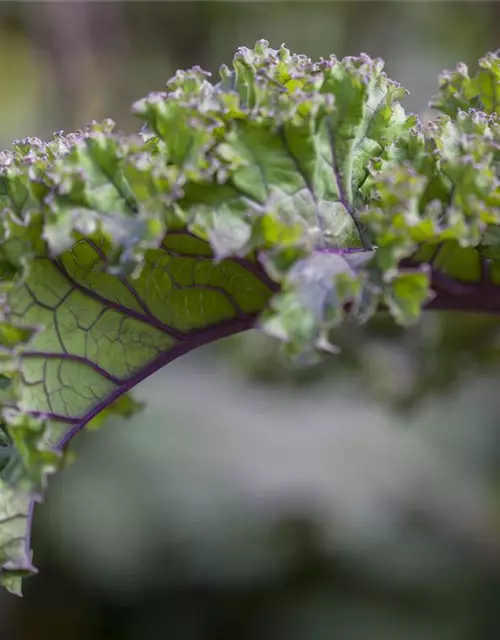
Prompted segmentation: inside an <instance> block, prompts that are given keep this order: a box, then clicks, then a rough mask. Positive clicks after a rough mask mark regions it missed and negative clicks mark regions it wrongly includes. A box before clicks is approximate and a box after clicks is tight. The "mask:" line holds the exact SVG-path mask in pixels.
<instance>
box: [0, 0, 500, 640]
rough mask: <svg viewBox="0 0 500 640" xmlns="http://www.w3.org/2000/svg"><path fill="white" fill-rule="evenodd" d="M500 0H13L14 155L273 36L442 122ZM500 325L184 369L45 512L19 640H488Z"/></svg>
mask: <svg viewBox="0 0 500 640" xmlns="http://www.w3.org/2000/svg"><path fill="white" fill-rule="evenodd" d="M498 24H500V4H498V3H495V2H485V3H482V2H463V3H455V2H445V3H439V2H387V3H379V2H375V1H371V2H355V1H352V2H321V3H316V2H305V1H304V2H269V3H265V2H227V3H213V2H187V1H184V2H147V1H143V2H128V3H121V2H109V3H101V2H53V3H45V2H36V3H22V2H15V3H14V2H12V3H11V2H3V3H0V79H1V82H0V87H1V88H0V91H1V94H0V95H1V99H0V147H7V146H9V145H10V143H11V141H12V140H14V139H16V138H19V137H26V136H38V137H41V138H47V137H49V136H50V135H51V134H52V132H53V131H56V130H60V129H64V130H66V131H68V130H72V129H77V128H80V127H82V126H84V125H85V124H86V123H87V122H88V121H90V120H93V119H96V120H100V119H103V118H105V117H111V118H112V119H113V120H115V121H116V122H117V124H118V127H119V128H120V129H123V130H125V131H133V130H136V129H137V128H138V124H137V123H136V122H135V121H134V118H133V117H132V116H131V115H130V111H129V109H130V105H131V103H132V102H133V101H134V100H136V99H138V98H140V97H141V96H143V95H145V94H147V93H148V92H149V91H153V90H161V89H163V87H164V84H165V81H166V80H167V79H168V78H169V77H170V76H171V75H172V74H173V73H174V72H175V70H176V69H177V68H184V67H189V66H192V65H194V64H199V65H200V66H202V67H204V68H205V69H208V70H210V71H212V72H214V73H216V71H217V68H218V67H219V65H220V64H222V63H223V62H226V63H227V62H230V60H231V57H232V55H233V53H234V51H235V50H236V48H237V47H238V46H241V45H245V46H253V44H254V42H255V41H256V40H257V39H259V38H266V39H267V40H269V41H270V42H271V44H272V45H273V46H276V47H278V46H279V45H280V44H281V43H282V42H285V43H286V44H287V45H288V46H289V47H290V48H291V49H292V50H293V51H295V52H300V53H305V54H307V55H309V56H311V57H318V56H321V55H323V56H327V55H328V54H329V53H335V54H337V55H338V56H344V55H356V54H358V53H360V52H362V51H363V52H366V53H368V54H370V55H371V56H381V57H383V58H384V59H385V60H386V61H387V67H386V69H387V72H388V74H389V75H390V76H391V77H392V78H394V79H396V80H398V81H400V82H401V83H402V84H403V85H404V86H405V87H407V88H408V89H409V91H410V96H409V97H408V98H407V100H406V103H405V106H406V108H407V110H409V111H414V112H418V113H420V114H421V115H424V116H425V115H426V109H427V103H428V101H429V99H430V97H431V95H432V94H433V92H434V91H435V90H436V87H437V75H438V73H439V72H440V71H441V70H442V69H443V68H447V67H448V68H449V67H453V66H455V64H456V63H457V62H458V61H464V62H466V63H467V64H469V65H470V66H473V65H474V63H475V61H476V60H477V58H479V57H480V56H481V55H483V54H484V53H486V52H487V51H488V50H494V49H497V48H498V47H500V37H499V35H498ZM499 338H500V319H497V318H494V317H484V316H483V317H478V316H473V315H472V316H471V315H469V316H464V315H461V314H441V315H438V314H435V313H433V314H428V315H426V316H425V318H424V319H423V321H422V322H421V323H420V324H419V325H418V326H417V327H415V328H413V329H411V330H406V331H403V330H401V329H398V328H395V327H394V326H393V325H392V323H391V322H389V321H388V320H387V319H386V318H383V317H381V318H379V319H377V321H376V322H373V323H372V324H370V325H369V326H368V327H366V328H363V329H360V328H354V327H346V328H345V329H343V330H342V331H341V332H339V333H338V334H337V335H336V336H335V339H336V341H337V342H338V344H339V345H341V346H342V354H341V356H340V357H337V358H329V359H326V360H324V361H323V362H321V363H319V364H317V365H315V366H310V367H308V368H305V369H301V370H298V369H295V368H293V367H292V366H291V365H289V364H287V363H285V362H283V360H282V359H281V357H280V354H279V351H278V349H277V347H276V345H275V344H274V343H273V341H272V340H270V339H268V338H266V337H264V336H262V335H260V334H257V333H255V334H248V335H245V336H239V337H236V338H232V339H230V340H227V341H224V342H221V343H220V344H216V345H212V346H211V347H208V348H203V349H202V350H200V351H198V352H196V353H193V354H191V355H190V356H188V357H185V359H183V360H181V361H178V362H175V363H173V364H171V365H170V366H169V367H168V368H167V369H166V370H164V371H163V372H161V373H158V374H156V375H155V376H154V377H153V378H151V379H150V380H148V381H147V382H146V383H145V384H143V385H142V386H141V387H140V389H138V390H137V395H138V397H140V398H142V399H146V400H147V408H146V409H145V410H144V411H143V412H142V413H141V414H140V415H138V416H136V417H134V418H133V419H130V420H128V421H118V420H115V421H111V422H110V423H109V424H107V425H106V426H105V427H104V428H103V429H102V430H99V431H89V432H86V433H84V434H83V435H81V436H79V438H78V439H77V440H76V441H75V442H74V444H73V449H74V450H75V452H76V453H77V458H76V461H75V463H74V464H73V465H72V466H71V467H70V468H69V469H68V470H66V471H65V472H64V473H62V474H61V475H60V477H57V478H55V479H54V480H53V481H52V482H51V484H50V488H49V492H48V496H47V500H46V501H45V503H44V504H43V505H42V506H39V507H38V508H37V511H36V519H35V520H36V521H35V533H34V539H33V547H34V549H35V563H36V564H37V565H38V566H39V568H40V575H39V576H37V577H35V578H32V579H30V580H29V581H27V582H26V585H25V598H24V599H23V600H18V599H16V598H14V597H12V596H9V595H7V594H4V593H1V594H0V639H1V640H4V639H5V640H44V639H45V638H47V639H50V640H149V639H153V638H154V639H155V640H158V639H160V638H174V639H175V640H202V639H203V640H205V639H206V640H226V639H228V640H229V639H230V640H257V639H258V640H327V639H328V640H333V639H335V640H396V639H397V640H402V639H404V640H434V639H435V640H493V639H494V638H497V637H498V630H497V628H498V605H499V602H500V600H499V597H500V510H499V506H500V501H499V495H500V394H499V391H498V388H499V382H498V381H499V372H500V366H499V364H500V340H499Z"/></svg>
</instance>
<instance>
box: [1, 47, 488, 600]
mask: <svg viewBox="0 0 500 640" xmlns="http://www.w3.org/2000/svg"><path fill="white" fill-rule="evenodd" d="M481 65H482V66H481V68H482V71H481V72H480V74H479V75H478V77H477V78H476V79H473V80H470V79H467V78H466V76H465V75H464V74H463V73H462V75H461V76H460V77H461V80H460V82H461V83H462V84H459V85H457V87H456V88H455V85H453V87H452V86H451V84H450V83H448V85H446V88H443V92H444V93H443V96H444V97H443V98H442V100H441V102H442V104H443V108H444V110H445V111H447V112H449V113H450V114H451V113H452V112H453V113H452V115H453V117H452V118H450V117H443V118H441V119H438V120H437V121H435V122H432V123H430V124H429V125H426V126H423V125H421V124H420V123H419V122H418V119H417V118H416V117H415V116H407V115H406V114H405V112H404V110H403V108H402V107H401V105H400V104H399V100H400V99H401V98H403V97H404V95H405V90H404V89H402V88H401V87H400V86H399V85H398V84H397V83H395V82H392V81H391V80H389V79H388V78H387V76H386V75H385V73H384V72H383V62H382V61H381V60H378V59H377V60H372V59H370V58H369V57H368V56H366V55H361V56H359V57H356V58H353V57H349V58H345V59H343V60H338V59H337V58H335V57H334V56H331V57H330V58H329V59H327V60H324V59H322V60H320V61H317V62H314V61H312V60H310V59H309V58H307V57H305V56H300V55H295V54H292V53H291V52H290V51H289V50H288V49H286V48H285V47H284V46H283V47H281V48H280V49H278V50H275V49H272V48H270V47H269V44H268V43H267V42H266V41H260V42H258V43H257V44H256V46H255V47H254V49H247V48H241V49H239V50H238V52H237V53H236V55H235V57H234V60H233V65H232V68H228V67H222V68H221V71H220V80H219V81H218V82H215V83H212V82H211V81H210V76H209V74H207V73H206V72H204V71H202V70H201V69H199V68H197V67H195V68H194V69H192V70H189V71H179V72H178V73H177V74H176V75H175V76H174V78H172V79H171V80H170V81H169V82H168V83H167V87H166V91H164V92H160V93H154V94H150V95H149V96H147V97H146V98H144V99H142V100H140V101H138V102H137V103H136V104H135V105H134V107H133V109H134V112H135V113H136V114H137V115H138V116H139V117H140V118H142V120H143V121H144V123H145V125H144V128H143V130H142V131H141V133H139V134H136V135H128V136H127V135H123V134H120V133H118V132H115V130H114V125H113V123H112V122H111V121H105V122H103V123H101V124H97V123H92V124H91V125H89V126H88V127H87V128H86V129H85V130H84V131H80V132H78V133H75V134H70V135H67V136H64V135H62V134H56V135H55V136H54V138H53V139H52V140H50V141H49V142H42V141H40V140H38V139H36V138H31V139H30V138H28V139H26V140H20V141H17V142H15V143H14V144H13V147H12V149H10V150H8V151H4V152H1V153H0V216H1V222H2V224H1V225H0V296H1V300H0V302H1V305H0V309H1V316H0V403H1V407H2V411H1V415H2V416H3V421H4V430H3V431H2V434H1V435H2V438H1V441H0V452H1V457H0V466H1V475H0V549H1V553H2V554H3V555H2V556H1V561H2V564H1V566H2V569H1V572H0V576H1V577H0V580H2V581H3V583H4V584H5V585H6V586H8V588H10V589H11V590H13V591H16V592H19V589H20V587H19V579H20V577H21V576H23V575H26V574H29V573H30V572H33V570H34V569H33V566H32V564H31V551H30V549H29V520H30V517H31V516H30V514H31V509H32V505H33V503H34V501H35V500H40V499H41V497H42V493H43V489H44V487H45V485H46V482H47V478H48V476H49V475H50V474H51V473H53V472H54V470H55V469H56V468H58V467H59V466H60V464H61V461H62V457H61V455H60V451H62V450H63V449H64V448H65V446H66V444H67V443H68V442H69V440H70V439H71V438H72V437H73V436H74V435H75V434H76V433H78V432H79V431H80V430H81V429H82V428H83V427H85V426H86V425H90V426H99V425H100V424H101V423H102V421H103V420H104V419H105V418H106V417H107V416H108V415H109V414H110V413H112V412H116V413H118V414H119V415H124V416H126V415H130V414H131V413H132V412H134V411H135V410H137V409H138V408H139V406H138V405H137V403H135V402H134V401H133V400H132V399H131V396H130V395H129V392H130V391H131V390H132V389H133V387H134V386H135V385H136V384H138V383H139V382H141V381H142V380H144V379H145V378H146V377H148V376H149V375H151V374H153V373H154V372H155V371H156V370H158V369H159V368H160V367H163V366H165V365H166V364H168V363H169V362H171V361H172V360H174V359H175V358H177V357H179V356H181V355H183V354H185V353H187V352H188V351H190V350H192V349H194V348H197V347H199V346H201V345H203V344H206V343H208V342H211V341H213V340H216V339H219V338H221V337H224V336H228V335H231V334H234V333H237V332H239V331H243V330H245V329H248V328H250V327H253V326H255V325H256V324H259V326H261V327H262V328H263V329H264V330H265V331H267V332H268V333H270V334H272V335H274V336H276V337H277V338H279V339H280V340H281V341H282V342H283V344H284V346H285V350H286V351H287V353H289V354H290V355H292V356H295V357H297V358H299V359H302V360H310V359H311V358H313V357H314V356H316V355H317V353H318V351H321V350H323V351H325V350H326V351H335V348H334V347H333V346H332V345H331V344H330V338H331V335H330V334H331V331H332V329H334V328H336V327H337V326H339V325H340V324H341V323H342V322H344V321H347V322H349V323H355V322H357V323H359V322H364V321H366V320H367V319H368V318H369V317H370V316H371V315H373V314H374V313H375V312H376V311H377V309H378V308H379V307H380V306H383V307H386V308H387V307H388V308H389V309H390V311H391V312H392V314H393V316H394V317H395V319H396V320H397V321H398V322H400V323H409V322H414V321H415V320H416V319H417V318H418V316H419V313H420V311H421V309H422V307H423V306H424V305H425V304H426V302H427V301H428V300H429V299H430V285H429V282H430V281H431V276H432V277H434V275H435V274H436V272H439V274H440V275H441V276H442V277H443V276H444V277H447V278H449V279H451V280H453V279H455V280H457V279H458V280H459V281H460V282H461V283H462V284H463V283H467V284H468V285H470V284H471V282H476V281H478V280H479V281H480V282H482V280H481V278H482V277H483V276H482V274H483V271H484V269H483V268H482V267H483V263H484V260H490V261H491V265H490V267H491V269H490V273H491V274H494V273H497V275H498V278H499V280H500V266H499V265H498V264H496V262H495V261H496V256H497V252H496V250H497V247H496V244H497V241H496V236H495V232H494V230H495V229H496V228H497V227H498V225H499V222H500V209H499V207H500V190H499V175H500V173H499V164H500V126H499V124H498V120H497V118H496V116H495V115H491V116H490V115H487V114H484V113H479V112H478V111H474V110H473V109H472V107H476V108H477V107H478V105H480V106H481V108H484V109H485V110H486V111H488V112H489V113H490V114H492V113H493V114H494V113H495V112H496V108H497V102H496V94H495V91H496V88H495V87H496V85H495V84H494V83H493V84H491V81H490V84H491V86H490V89H488V86H489V85H488V78H490V79H491V78H495V77H497V76H496V74H497V72H498V65H497V58H496V57H495V56H494V55H491V56H487V58H485V59H484V60H483V61H482V62H481ZM481 74H482V75H481ZM453 82H455V80H453ZM443 87H444V85H443ZM450 87H451V88H450ZM491 87H493V88H491ZM493 89H494V90H493ZM456 104H457V105H459V107H460V108H463V109H464V110H465V111H464V112H457V109H458V107H457V108H455V106H453V105H456ZM425 264H427V265H429V269H426V268H425V267H422V265H425ZM495 269H497V272H495ZM491 277H492V278H494V277H495V276H494V275H492V276H491ZM489 284H490V285H491V282H490V283H489ZM432 285H433V286H434V280H432Z"/></svg>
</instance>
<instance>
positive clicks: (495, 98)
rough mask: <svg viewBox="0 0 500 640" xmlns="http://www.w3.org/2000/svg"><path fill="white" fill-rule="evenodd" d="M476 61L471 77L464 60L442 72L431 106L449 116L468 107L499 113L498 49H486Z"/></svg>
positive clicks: (499, 71)
mask: <svg viewBox="0 0 500 640" xmlns="http://www.w3.org/2000/svg"><path fill="white" fill-rule="evenodd" d="M478 65H479V71H478V72H477V73H476V75H475V76H473V77H472V78H471V77H470V76H469V70H468V68H467V66H466V65H465V64H464V63H463V62H462V63H460V64H459V65H457V68H456V69H455V70H454V71H445V72H443V74H442V75H441V76H440V78H439V93H438V94H437V95H436V96H435V97H434V98H433V100H432V102H431V106H433V107H435V108H436V109H439V110H440V111H443V112H444V113H446V114H448V115H449V116H452V117H455V116H456V115H457V113H458V112H459V111H466V110H468V109H471V108H472V109H479V110H481V111H484V112H486V113H496V114H497V115H498V114H500V52H499V51H497V52H495V53H488V54H487V55H486V56H484V57H483V58H481V59H480V60H479V63H478Z"/></svg>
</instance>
